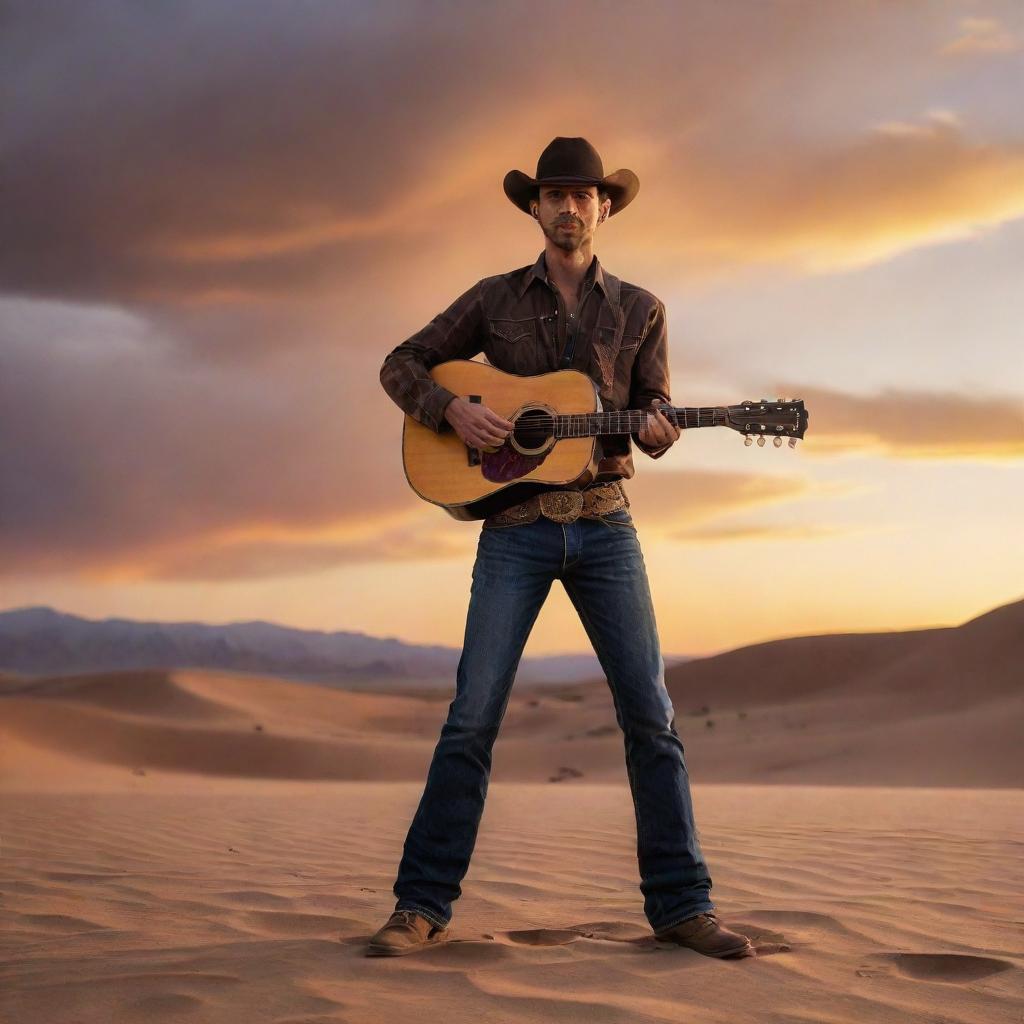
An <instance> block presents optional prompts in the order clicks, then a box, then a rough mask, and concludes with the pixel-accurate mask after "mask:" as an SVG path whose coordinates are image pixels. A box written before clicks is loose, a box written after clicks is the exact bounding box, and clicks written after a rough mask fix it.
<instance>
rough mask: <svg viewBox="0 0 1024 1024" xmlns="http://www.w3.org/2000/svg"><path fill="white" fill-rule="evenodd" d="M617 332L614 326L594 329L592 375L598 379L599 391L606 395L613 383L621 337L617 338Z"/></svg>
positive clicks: (609, 392)
mask: <svg viewBox="0 0 1024 1024" xmlns="http://www.w3.org/2000/svg"><path fill="white" fill-rule="evenodd" d="M617 334H618V332H617V331H616V329H615V328H614V327H601V326H598V327H597V329H596V330H595V331H594V344H593V347H592V352H593V358H594V371H595V373H594V375H595V377H596V378H597V379H598V380H600V382H601V391H602V392H603V393H605V394H606V395H608V394H611V390H612V385H613V384H614V383H615V360H616V358H617V357H618V354H619V346H620V345H621V338H617V337H616V335H617Z"/></svg>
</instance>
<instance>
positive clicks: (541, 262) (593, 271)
mask: <svg viewBox="0 0 1024 1024" xmlns="http://www.w3.org/2000/svg"><path fill="white" fill-rule="evenodd" d="M547 279H548V265H547V260H545V258H544V250H543V249H542V250H541V254H540V255H539V256H538V257H537V262H536V263H534V265H533V266H532V267H530V268H529V269H528V270H527V271H526V273H525V274H523V280H522V282H521V283H520V287H519V298H522V297H523V296H524V295H525V294H526V289H527V288H529V287H530V285H531V284H533V282H534V281H535V280H536V281H540V282H541V283H542V284H546V283H547ZM591 281H592V282H593V283H594V284H595V285H596V286H597V287H599V288H600V289H601V291H602V292H603V293H604V296H605V298H607V297H608V286H607V285H606V284H605V280H604V271H603V270H602V269H601V263H600V261H599V260H598V258H597V256H595V257H594V258H593V259H592V260H591V261H590V266H589V267H588V268H587V273H586V276H585V277H584V279H583V291H584V292H586V290H587V287H588V284H589V283H590V282H591Z"/></svg>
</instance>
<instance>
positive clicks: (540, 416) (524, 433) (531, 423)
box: [512, 409, 555, 451]
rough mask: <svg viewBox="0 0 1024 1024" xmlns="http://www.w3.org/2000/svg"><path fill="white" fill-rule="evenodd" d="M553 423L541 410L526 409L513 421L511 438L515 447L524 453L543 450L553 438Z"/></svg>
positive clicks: (548, 414)
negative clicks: (524, 451)
mask: <svg viewBox="0 0 1024 1024" xmlns="http://www.w3.org/2000/svg"><path fill="white" fill-rule="evenodd" d="M554 433H555V423H554V420H553V419H552V417H551V414H550V413H546V412H544V410H543V409H526V410H524V411H523V412H522V413H521V414H520V415H519V416H518V417H517V418H516V421H515V424H514V426H513V427H512V436H513V437H514V438H515V443H516V445H517V446H518V447H519V448H521V449H525V450H526V451H535V450H536V449H538V448H543V447H544V446H545V445H546V444H547V442H548V441H549V440H550V439H551V437H553V436H554Z"/></svg>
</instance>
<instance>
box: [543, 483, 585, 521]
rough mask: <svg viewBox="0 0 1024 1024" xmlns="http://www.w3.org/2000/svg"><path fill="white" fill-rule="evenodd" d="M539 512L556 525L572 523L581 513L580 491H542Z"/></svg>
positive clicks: (581, 500) (581, 499) (581, 495)
mask: <svg viewBox="0 0 1024 1024" xmlns="http://www.w3.org/2000/svg"><path fill="white" fill-rule="evenodd" d="M540 510H541V512H543V513H544V515H546V516H547V517H548V519H551V520H553V521H554V522H556V523H574V522H575V521H576V520H577V519H579V517H580V513H581V512H582V511H583V492H582V491H544V492H543V493H542V494H541V496H540Z"/></svg>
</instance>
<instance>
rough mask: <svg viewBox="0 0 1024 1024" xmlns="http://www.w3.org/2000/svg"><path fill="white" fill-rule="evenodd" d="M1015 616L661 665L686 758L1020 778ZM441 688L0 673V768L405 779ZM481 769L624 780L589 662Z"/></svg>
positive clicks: (519, 722)
mask: <svg viewBox="0 0 1024 1024" xmlns="http://www.w3.org/2000/svg"><path fill="white" fill-rule="evenodd" d="M1012 607H1014V608H1016V606H1012ZM1006 620H1009V621H1006ZM1015 629H1016V621H1015V620H1014V619H1013V618H1012V617H1010V616H1003V617H999V616H996V617H995V618H993V617H991V616H987V617H982V619H979V620H974V621H973V622H972V623H969V624H966V625H965V626H961V627H959V628H957V629H951V630H937V631H928V632H927V634H926V635H924V636H921V635H917V636H916V637H915V639H914V642H913V643H910V641H909V640H908V638H907V637H906V636H905V635H902V634H896V635H894V636H880V637H876V636H868V637H865V636H850V637H824V638H813V637H811V638H800V639H801V640H804V641H807V642H806V643H797V642H796V641H788V640H783V641H776V642H775V643H776V645H777V648H778V650H777V651H776V652H775V655H771V656H769V654H766V653H762V656H761V658H760V659H753V656H752V655H751V653H750V651H749V650H747V649H744V650H743V651H739V652H734V653H731V654H724V655H719V656H717V657H715V658H708V659H704V660H703V661H698V662H692V663H689V664H686V665H682V666H679V667H678V668H675V669H672V670H670V672H669V677H670V678H669V680H668V685H669V692H670V694H671V695H672V698H673V704H674V706H675V708H676V727H677V731H678V732H679V733H680V736H681V737H682V739H683V743H684V746H685V747H686V750H687V756H688V759H689V763H690V766H691V771H692V773H693V774H694V777H695V778H696V779H698V780H700V781H702V782H731V783H741V782H751V783H754V782H761V783H765V782H771V783H799V784H834V785H850V784H854V785H857V784H872V785H917V786H928V785H941V786H984V787H992V786H1021V785H1022V784H1024V759H1022V758H1021V757H1020V756H1019V746H1020V735H1021V731H1022V729H1021V727H1022V725H1024V689H1022V688H1021V687H1020V686H1019V685H1014V683H1015V681H1016V677H1017V676H1018V674H1019V667H1018V662H1017V660H1016V656H1017V654H1018V653H1020V652H1016V651H1015V650H1014V644H1015V641H1016V633H1015ZM1022 635H1024V634H1022ZM776 656H777V657H776ZM752 659H753V660H752ZM710 662H716V663H719V667H718V669H717V670H715V671H714V672H713V671H712V668H711V667H709V666H708V664H707V663H710ZM777 662H778V663H780V664H782V665H783V666H784V667H785V669H786V670H785V671H781V672H780V671H777V670H776V669H775V668H774V667H773V666H775V665H776V663H777ZM755 667H757V671H756V672H755ZM709 679H711V680H717V682H716V683H714V685H715V686H717V687H718V689H717V690H712V689H711V688H710V687H711V684H709V683H707V680H709ZM821 679H824V680H825V681H824V682H820V681H818V680H821ZM811 680H815V682H814V685H812V683H811ZM755 685H756V688H757V689H756V692H754V688H755ZM711 693H715V694H716V695H715V696H708V694H711ZM702 695H703V696H702ZM452 696H453V692H452V688H449V690H448V691H447V692H441V693H436V694H433V695H417V696H407V695H394V694H391V693H382V694H373V693H366V692H347V691H340V690H334V689H328V688H324V687H318V686H314V685H306V684H301V683H289V682H283V681H280V680H276V679H264V678H259V677H246V676H241V675H238V674H236V673H220V672H211V671H205V670H204V671H200V670H175V671H172V672H157V671H144V672H120V673H109V674H99V675H96V674H91V675H82V676H68V677H55V678H47V679H39V680H34V681H24V680H11V679H8V680H7V681H6V683H5V684H4V685H2V686H0V711H2V714H0V737H2V738H4V739H5V740H6V743H7V745H8V747H9V746H10V744H12V743H15V742H20V744H21V747H20V748H19V754H18V756H17V757H16V758H15V757H13V756H10V755H5V754H4V753H3V752H2V751H0V771H2V772H3V773H4V775H5V776H6V777H7V778H8V780H14V779H17V778H22V779H26V778H34V777H36V774H37V768H36V766H35V761H36V760H38V759H39V758H46V757H49V756H51V755H52V754H54V753H59V754H60V755H61V756H63V757H68V756H74V757H77V758H80V759H81V760H82V761H83V762H85V763H96V764H98V765H106V766H110V767H112V768H113V767H116V768H118V769H121V770H122V771H123V770H134V771H153V770H160V771H170V772H186V773H197V774H204V775H226V776H241V777H248V778H274V779H323V780H367V781H374V780H376V781H392V782H394V781H416V780H420V779H422V778H423V777H424V774H425V772H426V769H427V766H428V764H429V762H430V757H431V754H432V752H433V748H434V745H435V743H436V741H437V737H438V733H439V730H440V727H441V725H442V723H443V722H444V719H445V716H446V714H447V710H448V705H449V703H450V700H451V698H452ZM493 778H494V779H496V780H501V781H507V782H545V781H551V782H559V783H565V784H570V785H575V784H580V783H586V782H621V781H623V780H624V778H625V767H624V754H623V742H622V734H621V732H620V730H619V728H618V725H617V723H616V719H615V711H614V706H613V703H612V700H611V695H610V692H609V690H608V687H607V684H606V683H605V682H604V680H600V681H597V682H594V683H591V684H588V685H575V686H572V687H566V688H559V689H555V690H552V691H545V692H543V693H538V692H536V691H532V690H525V691H523V692H522V693H517V692H516V691H515V690H513V696H512V699H511V700H510V702H509V706H508V709H507V712H506V717H505V720H504V722H503V726H502V731H501V734H500V735H499V738H498V741H497V743H496V745H495V751H494V774H493Z"/></svg>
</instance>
